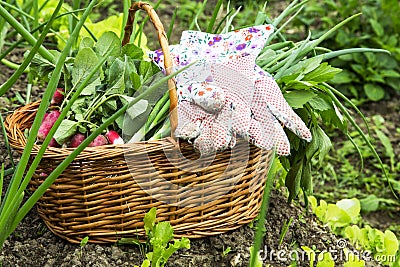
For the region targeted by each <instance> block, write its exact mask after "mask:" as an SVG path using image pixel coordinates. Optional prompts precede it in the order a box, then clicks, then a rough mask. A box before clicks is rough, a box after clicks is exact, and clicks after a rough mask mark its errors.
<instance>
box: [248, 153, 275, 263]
mask: <svg viewBox="0 0 400 267" xmlns="http://www.w3.org/2000/svg"><path fill="white" fill-rule="evenodd" d="M271 159H272V162H271V165H270V167H269V170H268V175H267V181H266V182H265V187H264V193H263V198H262V202H261V208H260V213H259V215H258V217H257V218H258V221H257V229H256V233H255V237H254V245H253V248H254V250H253V253H252V254H251V256H250V264H249V266H250V267H255V266H256V260H257V257H258V251H259V250H260V248H261V243H262V241H263V237H264V234H263V229H264V223H265V218H266V216H267V215H266V214H267V212H268V206H269V197H270V193H271V187H272V182H273V180H274V175H275V172H274V170H275V164H276V162H275V161H276V157H275V151H273V153H272V155H271Z"/></svg>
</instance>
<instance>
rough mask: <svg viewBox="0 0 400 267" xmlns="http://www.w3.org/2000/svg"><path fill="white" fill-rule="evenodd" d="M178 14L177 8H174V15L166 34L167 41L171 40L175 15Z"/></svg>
mask: <svg viewBox="0 0 400 267" xmlns="http://www.w3.org/2000/svg"><path fill="white" fill-rule="evenodd" d="M177 14H178V8H177V7H175V9H174V13H173V14H172V18H171V22H170V24H169V27H168V32H167V39H168V40H169V39H170V38H171V34H172V30H173V29H174V25H175V20H176V15H177Z"/></svg>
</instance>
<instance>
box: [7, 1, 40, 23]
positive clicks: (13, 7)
mask: <svg viewBox="0 0 400 267" xmlns="http://www.w3.org/2000/svg"><path fill="white" fill-rule="evenodd" d="M0 4H2V5H3V6H5V7H8V8H9V9H10V10H12V11H15V12H17V13H18V14H20V15H21V16H24V17H25V18H28V19H30V20H34V19H35V18H34V17H32V16H31V15H29V14H28V13H26V12H25V11H24V10H23V9H22V8H21V7H18V6H15V5H12V4H9V3H7V2H4V1H0ZM28 24H29V23H28Z"/></svg>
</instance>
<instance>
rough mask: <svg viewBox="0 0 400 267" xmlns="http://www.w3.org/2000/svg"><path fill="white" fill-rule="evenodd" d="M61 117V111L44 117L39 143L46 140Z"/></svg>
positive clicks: (38, 136)
mask: <svg viewBox="0 0 400 267" xmlns="http://www.w3.org/2000/svg"><path fill="white" fill-rule="evenodd" d="M59 116H60V111H58V110H53V111H51V112H50V113H48V114H47V115H45V116H44V118H43V121H42V124H41V125H40V128H39V132H38V134H37V139H38V141H39V142H43V140H44V139H45V138H46V136H47V134H48V133H49V132H50V129H51V127H53V125H54V123H55V122H56V120H57V119H58V117H59Z"/></svg>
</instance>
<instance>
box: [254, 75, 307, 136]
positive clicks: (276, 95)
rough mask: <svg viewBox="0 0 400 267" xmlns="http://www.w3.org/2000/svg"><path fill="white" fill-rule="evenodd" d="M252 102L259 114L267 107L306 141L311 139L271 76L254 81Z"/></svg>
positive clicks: (305, 127) (303, 124)
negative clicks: (254, 87) (254, 88)
mask: <svg viewBox="0 0 400 267" xmlns="http://www.w3.org/2000/svg"><path fill="white" fill-rule="evenodd" d="M253 104H254V105H255V106H259V107H260V108H255V112H256V113H258V115H259V116H262V114H263V113H265V108H266V107H267V108H269V110H270V111H271V112H272V114H273V115H274V116H275V117H276V118H277V119H278V120H279V121H281V122H282V123H283V124H284V125H285V126H286V127H287V128H289V129H290V130H291V131H292V132H294V133H295V134H296V135H298V136H299V137H301V138H303V139H305V140H306V141H311V139H312V137H311V132H310V130H309V129H308V128H307V126H306V125H305V123H304V122H303V121H302V119H301V118H300V117H299V116H298V115H297V114H296V113H295V112H294V111H293V109H292V108H291V107H290V106H289V104H288V103H287V102H286V100H285V98H284V97H283V94H282V92H281V90H280V89H279V86H278V84H277V83H276V82H275V80H274V79H273V78H272V77H268V76H263V77H261V78H260V79H259V80H258V81H257V82H256V90H255V94H254V99H253Z"/></svg>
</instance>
